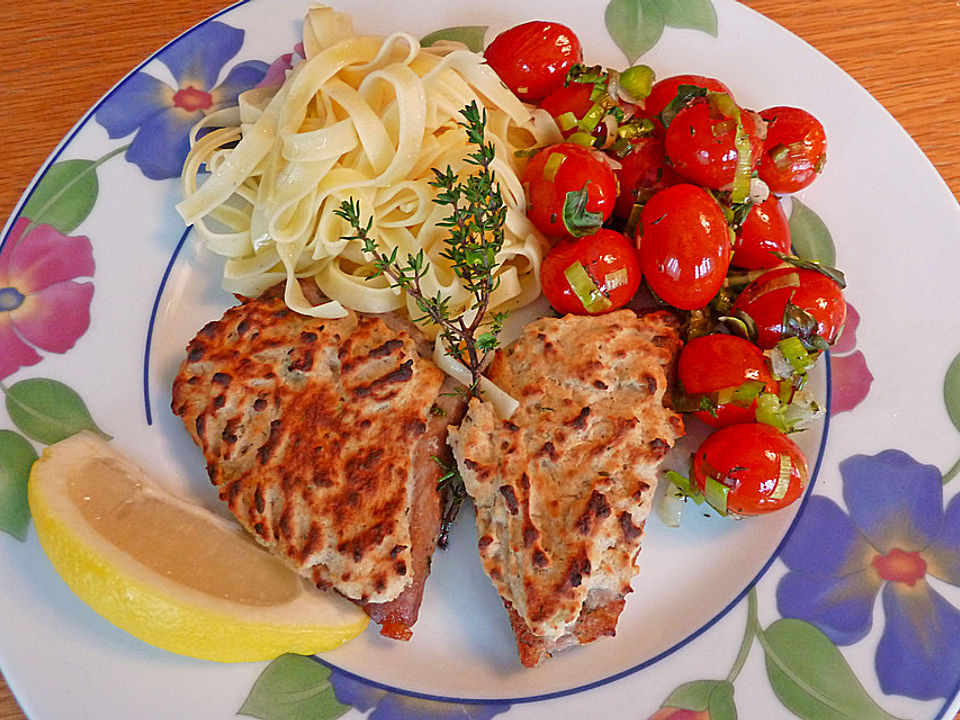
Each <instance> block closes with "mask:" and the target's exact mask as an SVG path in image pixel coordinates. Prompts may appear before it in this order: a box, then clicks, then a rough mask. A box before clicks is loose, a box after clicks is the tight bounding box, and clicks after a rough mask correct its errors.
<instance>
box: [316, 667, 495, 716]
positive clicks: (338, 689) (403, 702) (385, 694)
mask: <svg viewBox="0 0 960 720" xmlns="http://www.w3.org/2000/svg"><path fill="white" fill-rule="evenodd" d="M330 684H331V685H333V692H334V694H335V695H336V696H337V700H339V701H340V702H342V703H343V704H344V705H352V706H353V707H355V708H356V709H357V710H359V711H361V712H366V711H367V710H370V709H371V708H373V712H372V713H370V715H369V716H368V717H367V720H490V718H493V717H495V716H497V715H499V714H500V713H505V712H506V711H507V710H509V709H510V704H509V703H504V702H496V701H490V702H489V703H478V704H463V703H446V702H440V701H439V700H423V699H420V698H414V697H409V696H407V695H400V694H399V693H393V692H389V691H387V690H383V689H381V688H378V687H375V686H374V685H369V684H367V683H365V682H363V681H362V680H358V679H356V678H353V677H351V676H349V675H346V674H344V673H342V672H340V671H338V670H336V669H331V672H330Z"/></svg>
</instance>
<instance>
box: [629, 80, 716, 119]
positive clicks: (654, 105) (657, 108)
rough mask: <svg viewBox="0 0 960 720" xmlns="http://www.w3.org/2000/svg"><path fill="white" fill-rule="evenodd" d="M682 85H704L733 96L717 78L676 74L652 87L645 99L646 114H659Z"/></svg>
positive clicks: (706, 87)
mask: <svg viewBox="0 0 960 720" xmlns="http://www.w3.org/2000/svg"><path fill="white" fill-rule="evenodd" d="M681 85H693V86H695V87H702V88H704V89H705V90H712V91H714V92H722V93H726V94H727V95H730V97H733V94H732V93H731V92H730V89H729V88H728V87H727V86H726V85H724V84H723V83H722V82H720V81H719V80H717V79H715V78H709V77H703V76H702V75H674V76H673V77H668V78H664V79H663V80H660V81H659V82H656V83H654V85H653V87H652V88H651V89H650V94H649V95H647V97H646V99H645V100H644V101H643V114H644V116H646V117H649V118H652V117H654V116H655V115H659V114H660V113H661V112H662V111H663V109H664V108H665V107H666V106H667V105H669V104H670V102H671V101H672V100H673V99H674V98H675V97H676V96H677V90H678V89H679V87H680V86H681Z"/></svg>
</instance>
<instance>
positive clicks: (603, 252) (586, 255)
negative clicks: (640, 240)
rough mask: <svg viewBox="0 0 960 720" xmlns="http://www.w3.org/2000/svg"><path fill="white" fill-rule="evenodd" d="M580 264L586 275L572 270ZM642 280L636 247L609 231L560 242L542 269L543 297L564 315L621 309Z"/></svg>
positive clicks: (593, 313)
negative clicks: (572, 267)
mask: <svg viewBox="0 0 960 720" xmlns="http://www.w3.org/2000/svg"><path fill="white" fill-rule="evenodd" d="M577 263H579V265H580V267H581V268H582V269H583V271H584V272H583V273H581V272H580V270H579V269H577V268H574V269H571V266H573V265H575V264H577ZM640 277H641V276H640V261H639V260H638V258H637V250H636V248H635V247H634V244H633V243H632V242H630V241H629V240H628V239H627V238H626V237H624V236H623V235H622V234H621V233H618V232H615V231H613V230H607V229H606V228H604V229H601V230H598V231H597V232H596V233H595V234H593V235H587V236H585V237H582V238H579V239H576V240H574V239H565V240H561V241H560V242H558V243H557V244H556V245H554V246H553V248H551V250H550V252H548V253H547V255H546V256H545V257H544V258H543V263H542V264H541V266H540V283H541V285H542V286H543V294H544V296H545V297H546V298H547V300H548V301H549V303H550V304H551V305H552V306H553V308H554V309H555V310H556V311H557V312H559V313H563V314H564V315H566V314H568V313H573V314H575V315H598V314H601V313H605V312H610V311H612V310H616V309H618V308H621V307H623V306H624V305H626V304H627V303H628V302H629V301H630V298H632V297H633V296H634V294H635V293H636V292H637V288H638V287H640ZM584 299H586V300H587V302H586V303H584Z"/></svg>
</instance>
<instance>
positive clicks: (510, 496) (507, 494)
mask: <svg viewBox="0 0 960 720" xmlns="http://www.w3.org/2000/svg"><path fill="white" fill-rule="evenodd" d="M500 495H501V496H503V501H504V502H505V503H506V504H507V510H508V511H509V512H510V514H511V515H516V514H517V512H519V510H520V503H518V502H517V494H516V493H515V492H514V491H513V487H512V486H510V485H501V486H500Z"/></svg>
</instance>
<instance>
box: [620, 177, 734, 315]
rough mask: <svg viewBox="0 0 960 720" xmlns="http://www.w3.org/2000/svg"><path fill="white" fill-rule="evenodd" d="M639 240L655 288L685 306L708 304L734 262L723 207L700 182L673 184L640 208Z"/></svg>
mask: <svg viewBox="0 0 960 720" xmlns="http://www.w3.org/2000/svg"><path fill="white" fill-rule="evenodd" d="M637 243H638V245H639V247H640V268H641V269H642V270H643V275H644V277H646V279H647V283H648V284H649V285H650V288H651V289H652V290H653V292H655V293H656V294H657V295H658V296H659V297H660V298H661V299H662V300H665V301H666V302H668V303H670V304H671V305H673V306H674V307H678V308H680V309H681V310H696V309H698V308H702V307H706V305H707V304H708V303H709V302H710V301H711V300H712V299H713V297H714V296H715V295H716V294H717V291H718V290H720V287H721V285H723V279H724V277H725V276H726V274H727V269H728V268H729V266H730V230H729V227H728V226H727V222H726V220H725V219H724V217H723V211H722V210H721V209H720V206H719V205H718V204H717V201H716V200H714V199H713V197H712V196H711V195H710V193H708V192H707V191H706V190H704V189H703V188H701V187H697V186H696V185H688V184H680V185H673V186H671V187H668V188H666V189H665V190H661V191H660V192H658V193H657V194H656V195H654V196H653V197H652V198H650V200H649V201H648V202H647V204H646V205H644V207H643V210H642V211H641V212H640V222H639V224H638V225H637Z"/></svg>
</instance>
